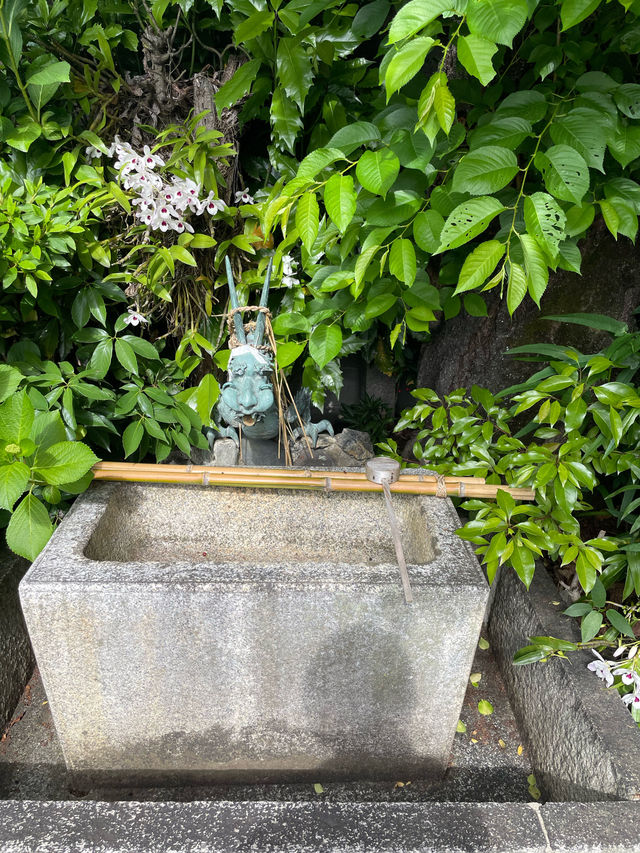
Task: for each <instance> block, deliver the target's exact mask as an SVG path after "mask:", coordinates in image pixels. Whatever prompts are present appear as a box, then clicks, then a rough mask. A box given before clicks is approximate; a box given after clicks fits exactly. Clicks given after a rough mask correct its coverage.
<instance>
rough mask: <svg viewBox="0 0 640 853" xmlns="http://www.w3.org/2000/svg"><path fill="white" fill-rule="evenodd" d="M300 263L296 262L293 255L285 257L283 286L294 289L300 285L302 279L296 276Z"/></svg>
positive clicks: (283, 260) (283, 262)
mask: <svg viewBox="0 0 640 853" xmlns="http://www.w3.org/2000/svg"><path fill="white" fill-rule="evenodd" d="M297 266H298V262H297V261H294V259H293V258H292V257H291V255H284V256H283V258H282V286H283V287H294V286H295V285H296V284H300V279H299V278H298V277H297V275H296V268H297Z"/></svg>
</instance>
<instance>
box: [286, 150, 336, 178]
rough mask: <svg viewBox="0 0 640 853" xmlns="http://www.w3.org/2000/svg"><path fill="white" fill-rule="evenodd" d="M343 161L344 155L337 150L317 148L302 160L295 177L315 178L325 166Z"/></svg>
mask: <svg viewBox="0 0 640 853" xmlns="http://www.w3.org/2000/svg"><path fill="white" fill-rule="evenodd" d="M342 159H344V154H343V153H342V151H341V150H340V149H339V148H318V149H317V150H316V151H312V152H311V153H310V154H307V156H306V157H305V158H304V160H303V161H302V162H301V163H300V166H299V167H298V172H297V177H299V178H315V176H316V175H317V174H318V173H319V172H321V171H322V170H323V169H324V168H325V167H326V166H330V165H331V164H332V163H335V161H336V160H342Z"/></svg>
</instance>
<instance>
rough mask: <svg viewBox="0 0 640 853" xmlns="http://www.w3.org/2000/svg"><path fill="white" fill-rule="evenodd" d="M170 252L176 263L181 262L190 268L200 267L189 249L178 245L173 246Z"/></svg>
mask: <svg viewBox="0 0 640 853" xmlns="http://www.w3.org/2000/svg"><path fill="white" fill-rule="evenodd" d="M169 252H170V253H171V257H172V258H173V259H174V260H175V261H180V262H181V263H183V264H187V266H190V267H197V266H198V262H197V261H196V259H195V258H194V257H193V255H192V254H191V252H190V251H189V250H188V249H185V247H184V246H180V245H179V244H177V243H176V244H175V245H173V246H171V248H170V249H169Z"/></svg>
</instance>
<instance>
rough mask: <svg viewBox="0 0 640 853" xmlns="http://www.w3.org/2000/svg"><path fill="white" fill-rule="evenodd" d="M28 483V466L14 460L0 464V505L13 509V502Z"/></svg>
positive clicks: (3, 507)
mask: <svg viewBox="0 0 640 853" xmlns="http://www.w3.org/2000/svg"><path fill="white" fill-rule="evenodd" d="M28 484H29V468H28V466H27V465H25V464H24V462H21V461H20V460H16V461H15V462H9V463H8V464H6V465H0V507H2V509H8V510H9V512H11V510H12V509H13V505H14V503H15V502H16V501H17V500H18V498H19V497H20V495H21V494H22V493H23V492H24V491H25V490H26V488H27V485H28Z"/></svg>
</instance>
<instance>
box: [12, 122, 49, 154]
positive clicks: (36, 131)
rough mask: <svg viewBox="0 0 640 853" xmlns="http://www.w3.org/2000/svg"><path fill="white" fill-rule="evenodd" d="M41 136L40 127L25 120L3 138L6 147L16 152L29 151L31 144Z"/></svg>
mask: <svg viewBox="0 0 640 853" xmlns="http://www.w3.org/2000/svg"><path fill="white" fill-rule="evenodd" d="M41 134H42V127H41V126H40V125H39V124H36V122H35V121H31V120H25V121H24V123H23V124H21V125H19V126H18V127H16V128H15V129H14V130H12V131H11V133H9V134H8V136H6V138H5V142H6V143H7V145H10V146H11V148H16V149H17V150H18V151H24V152H25V153H26V152H27V151H28V150H29V148H30V147H31V145H32V143H33V142H35V141H36V139H38V138H39V137H40V136H41Z"/></svg>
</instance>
